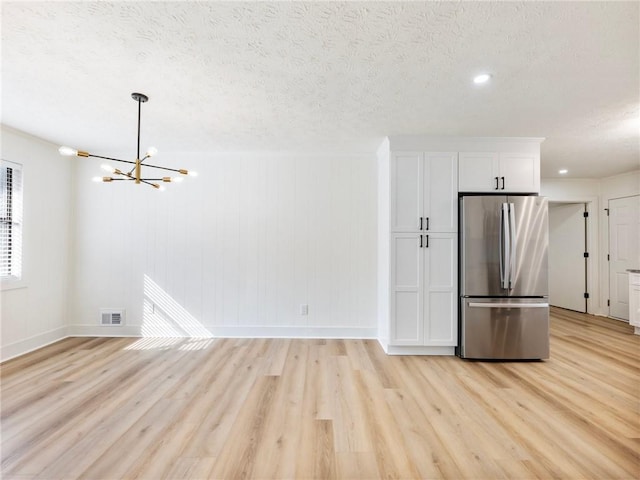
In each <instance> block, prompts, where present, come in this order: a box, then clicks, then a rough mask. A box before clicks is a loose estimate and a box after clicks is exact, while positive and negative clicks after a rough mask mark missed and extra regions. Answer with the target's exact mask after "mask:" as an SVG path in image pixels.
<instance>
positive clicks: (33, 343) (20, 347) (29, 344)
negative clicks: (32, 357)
mask: <svg viewBox="0 0 640 480" xmlns="http://www.w3.org/2000/svg"><path fill="white" fill-rule="evenodd" d="M68 336H69V335H68V332H67V327H66V326H65V327H59V328H56V329H54V330H49V331H48V332H44V333H39V334H38V335H34V336H32V337H29V338H25V339H24V340H20V341H18V342H14V343H10V344H8V345H4V346H3V347H0V362H5V361H7V360H10V359H12V358H16V357H19V356H21V355H24V354H25V353H29V352H33V351H34V350H38V349H40V348H42V347H46V346H47V345H51V344H52V343H56V342H58V341H60V340H63V339H65V338H67V337H68Z"/></svg>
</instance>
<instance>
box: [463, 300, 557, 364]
mask: <svg viewBox="0 0 640 480" xmlns="http://www.w3.org/2000/svg"><path fill="white" fill-rule="evenodd" d="M461 302H462V305H461V312H462V319H461V347H460V356H461V357H463V358H477V359H500V360H515V359H522V360H533V359H543V358H549V303H548V300H547V299H546V298H501V299H496V298H468V297H463V298H462V299H461Z"/></svg>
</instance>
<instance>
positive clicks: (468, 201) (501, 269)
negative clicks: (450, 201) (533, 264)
mask: <svg viewBox="0 0 640 480" xmlns="http://www.w3.org/2000/svg"><path fill="white" fill-rule="evenodd" d="M506 202H507V197H506V196H504V195H486V196H485V195H478V196H465V197H461V198H460V222H461V228H460V234H461V248H460V275H461V278H460V286H461V292H460V294H461V295H463V296H465V295H469V296H471V295H472V296H495V297H497V296H502V295H507V292H508V290H506V289H504V288H503V282H504V281H505V274H506V271H505V269H506V263H505V262H506V256H505V255H506V253H507V252H506V251H505V250H506V244H505V242H506V240H507V237H505V236H504V235H503V234H504V228H505V225H504V222H505V219H504V217H503V215H502V211H503V205H504V204H506Z"/></svg>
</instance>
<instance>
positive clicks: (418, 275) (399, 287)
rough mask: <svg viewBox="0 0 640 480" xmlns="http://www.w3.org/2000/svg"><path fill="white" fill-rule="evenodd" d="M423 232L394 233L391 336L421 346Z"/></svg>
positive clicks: (401, 342)
mask: <svg viewBox="0 0 640 480" xmlns="http://www.w3.org/2000/svg"><path fill="white" fill-rule="evenodd" d="M419 237H420V235H416V234H413V233H398V234H394V235H393V237H392V241H391V250H392V254H391V258H392V259H393V263H392V269H391V288H392V292H391V314H392V317H393V318H394V319H395V321H394V322H392V326H391V329H390V330H391V337H392V338H393V342H394V344H395V345H419V344H420V340H421V338H422V324H421V322H420V309H421V308H420V302H421V292H420V288H421V284H422V256H421V253H422V252H421V249H420V244H419V241H420V238H419Z"/></svg>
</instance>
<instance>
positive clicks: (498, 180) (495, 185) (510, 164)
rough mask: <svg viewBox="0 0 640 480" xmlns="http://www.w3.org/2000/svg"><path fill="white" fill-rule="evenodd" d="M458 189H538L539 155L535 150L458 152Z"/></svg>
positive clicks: (468, 190) (515, 191) (488, 190)
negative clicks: (528, 151)
mask: <svg viewBox="0 0 640 480" xmlns="http://www.w3.org/2000/svg"><path fill="white" fill-rule="evenodd" d="M459 169H460V170H459V177H458V178H459V182H458V189H459V191H460V192H504V193H539V192H540V156H539V155H537V154H534V153H504V152H501V153H497V152H480V153H471V152H464V153H462V152H461V153H460V158H459Z"/></svg>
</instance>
